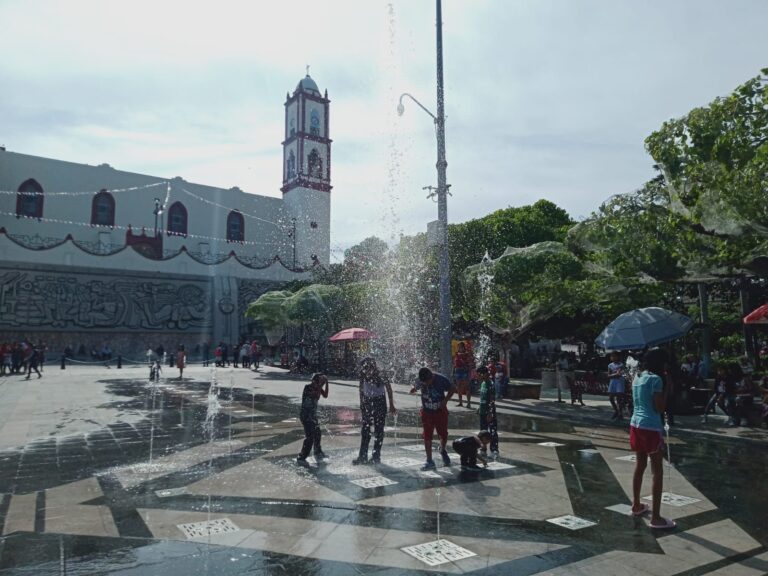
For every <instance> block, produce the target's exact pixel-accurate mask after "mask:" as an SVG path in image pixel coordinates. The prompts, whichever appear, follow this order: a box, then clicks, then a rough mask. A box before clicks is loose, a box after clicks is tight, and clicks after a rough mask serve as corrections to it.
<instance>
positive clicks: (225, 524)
mask: <svg viewBox="0 0 768 576" xmlns="http://www.w3.org/2000/svg"><path fill="white" fill-rule="evenodd" d="M176 527H177V528H178V529H179V530H181V531H182V532H183V533H184V535H185V536H186V537H187V539H190V538H200V537H203V536H211V535H213V534H226V533H227V532H237V531H238V530H240V528H238V527H237V526H235V524H234V523H233V522H232V520H230V519H229V518H218V519H216V520H207V521H205V522H192V523H190V524H177V525H176Z"/></svg>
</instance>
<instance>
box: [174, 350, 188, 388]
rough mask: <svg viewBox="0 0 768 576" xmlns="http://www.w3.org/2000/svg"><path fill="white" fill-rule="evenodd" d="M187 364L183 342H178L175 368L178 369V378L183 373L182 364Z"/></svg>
mask: <svg viewBox="0 0 768 576" xmlns="http://www.w3.org/2000/svg"><path fill="white" fill-rule="evenodd" d="M186 365H187V353H186V351H185V350H184V344H179V348H178V349H177V350H176V368H178V369H179V380H181V376H182V375H183V374H184V366H186Z"/></svg>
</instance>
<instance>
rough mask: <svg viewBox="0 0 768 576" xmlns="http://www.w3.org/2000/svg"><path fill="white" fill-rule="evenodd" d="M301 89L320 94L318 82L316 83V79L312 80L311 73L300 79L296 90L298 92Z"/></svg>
mask: <svg viewBox="0 0 768 576" xmlns="http://www.w3.org/2000/svg"><path fill="white" fill-rule="evenodd" d="M299 90H303V91H304V92H310V93H312V94H317V95H318V96H320V89H319V88H318V87H317V84H315V81H314V80H312V77H311V76H310V75H309V74H307V75H306V76H304V78H302V79H301V80H299V83H298V84H296V90H295V91H296V92H298V91H299Z"/></svg>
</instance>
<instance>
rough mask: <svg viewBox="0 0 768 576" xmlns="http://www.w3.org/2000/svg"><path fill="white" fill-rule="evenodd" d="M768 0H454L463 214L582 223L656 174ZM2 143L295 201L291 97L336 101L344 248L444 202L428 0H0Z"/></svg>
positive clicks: (338, 245) (450, 90) (338, 214)
mask: <svg viewBox="0 0 768 576" xmlns="http://www.w3.org/2000/svg"><path fill="white" fill-rule="evenodd" d="M767 22H768V2H766V1H765V0H734V1H732V2H723V1H721V0H716V1H714V0H675V1H670V0H645V1H643V2H637V1H636V0H610V1H609V0H599V1H598V0H444V1H443V41H444V62H445V111H446V117H447V119H446V143H447V160H448V183H449V184H450V185H451V188H450V191H451V194H452V195H451V197H450V198H449V200H448V217H449V221H450V222H463V221H466V220H469V219H472V218H478V217H481V216H483V215H485V214H488V213H490V212H492V211H494V210H498V209H500V208H506V207H509V206H522V205H526V204H530V203H533V202H535V201H537V200H539V199H541V198H545V199H548V200H550V201H552V202H554V203H556V204H557V205H559V206H561V207H562V208H564V209H565V210H567V211H568V213H569V214H570V215H571V216H572V217H573V218H575V219H580V218H584V217H587V216H589V214H590V213H591V212H592V211H594V210H596V209H597V208H598V206H599V205H600V203H601V202H603V201H604V200H606V199H607V198H609V197H610V196H612V195H613V194H617V193H625V192H630V191H632V190H634V189H636V188H638V187H640V186H641V185H642V184H643V183H644V182H645V181H647V180H648V179H650V178H652V177H653V176H654V171H653V162H652V160H651V158H650V157H649V156H648V154H647V153H646V152H645V150H644V147H643V141H644V139H645V138H646V137H647V136H648V135H649V134H650V133H651V132H652V131H654V130H656V129H658V128H659V127H660V126H661V125H662V123H663V122H664V121H666V120H668V119H670V118H673V117H678V116H681V115H683V114H685V113H687V112H688V111H689V110H691V109H692V108H695V107H697V106H703V105H706V104H707V103H709V102H710V101H712V100H713V99H714V98H716V97H717V96H723V95H726V94H728V93H729V92H730V91H732V90H733V89H734V88H735V87H736V86H738V85H739V84H741V83H742V82H744V81H745V80H747V79H749V78H751V77H753V76H756V75H757V74H758V73H759V71H760V69H761V68H764V67H766V66H768V29H767V28H766V23H767ZM0 38H2V52H3V56H2V58H0V145H4V146H5V147H6V148H7V149H8V150H11V151H14V152H20V153H24V154H32V155H37V156H45V157H50V158H57V159H61V160H68V161H73V162H81V163H86V164H93V165H97V164H101V163H104V162H106V163H108V164H110V165H111V166H113V167H115V168H117V169H121V170H127V171H131V172H140V173H146V174H152V175H157V176H160V177H163V178H172V177H174V176H181V177H183V178H184V179H185V180H188V181H191V182H197V183H201V184H208V185H212V186H219V187H222V188H230V187H232V186H238V187H240V188H241V189H243V190H245V191H247V192H250V193H255V194H261V195H266V196H276V197H279V196H280V195H281V193H280V186H281V184H282V182H281V161H282V150H281V145H280V143H281V141H282V139H283V115H284V108H283V103H284V102H285V98H286V93H287V92H293V90H294V88H295V87H296V84H297V82H298V81H299V80H300V79H301V78H302V77H303V76H304V74H305V73H306V66H307V65H310V74H311V76H312V77H313V78H314V79H315V81H316V82H317V84H318V86H319V87H320V90H321V91H325V90H327V91H328V96H329V98H330V99H331V111H330V131H331V138H332V139H333V145H332V185H333V187H334V188H333V191H332V192H331V195H332V200H331V202H332V204H331V205H332V208H331V211H332V222H331V247H332V250H333V252H332V261H339V260H340V259H341V258H342V257H343V250H344V249H345V248H348V247H349V246H351V245H353V244H356V243H358V242H360V241H361V240H363V239H364V238H366V237H368V236H371V235H373V234H375V235H377V236H379V237H381V238H383V239H385V240H387V241H388V242H390V243H393V242H395V241H396V239H397V238H398V237H399V236H400V234H406V235H408V234H414V233H417V232H422V231H425V230H426V226H427V222H429V221H430V220H434V219H436V217H437V205H436V204H435V203H434V202H433V201H432V200H430V199H427V198H426V192H424V191H423V189H422V188H423V187H424V186H429V185H432V186H434V185H436V179H437V178H436V170H435V161H436V140H435V131H434V125H433V123H432V120H431V118H429V116H427V115H426V114H425V113H424V112H423V111H422V110H420V109H419V108H418V107H417V106H416V105H414V104H413V103H412V102H410V101H409V100H406V101H405V102H404V104H405V114H404V115H403V116H402V117H400V116H398V115H397V112H396V108H397V102H398V98H399V96H400V94H402V93H403V92H408V93H409V94H412V95H413V96H414V97H416V98H417V99H418V100H419V101H421V102H422V103H423V104H424V106H426V107H427V108H428V109H430V110H431V111H432V112H436V104H435V101H436V88H435V85H436V82H435V3H434V2H432V1H431V0H389V1H386V0H384V1H379V0H325V1H323V2H319V1H317V0H294V1H286V0H282V1H273V2H272V1H266V0H260V1H258V2H256V1H254V0H250V1H247V0H244V1H234V0H231V1H228V0H219V1H218V2H216V3H212V2H206V3H203V2H196V1H190V0H185V1H179V0H162V1H158V0H131V1H130V2H118V1H112V0H90V1H86V0H68V1H67V2H60V1H58V0H50V1H47V0H23V1H22V0H0Z"/></svg>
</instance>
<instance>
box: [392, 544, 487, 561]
mask: <svg viewBox="0 0 768 576" xmlns="http://www.w3.org/2000/svg"><path fill="white" fill-rule="evenodd" d="M401 550H402V551H403V552H405V553H406V554H408V555H410V556H413V557H414V558H416V559H417V560H420V561H421V562H423V563H424V564H426V565H427V566H440V565H441V564H447V563H448V562H456V561H457V560H462V559H464V558H471V557H472V556H477V554H475V553H474V552H472V551H471V550H467V549H466V548H462V547H461V546H458V545H456V544H454V543H453V542H450V541H448V540H443V539H442V538H441V539H440V540H435V541H434V542H425V543H424V544H417V545H416V546H408V547H406V548H401Z"/></svg>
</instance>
